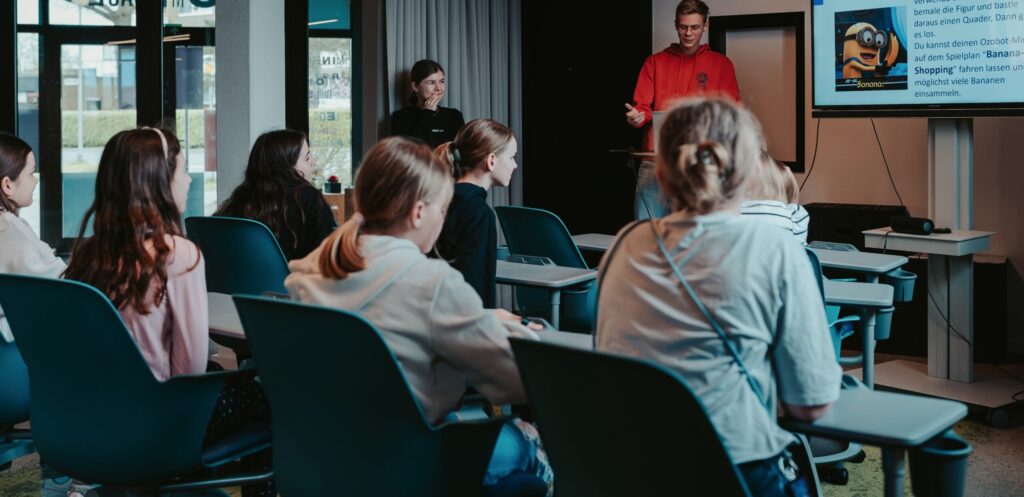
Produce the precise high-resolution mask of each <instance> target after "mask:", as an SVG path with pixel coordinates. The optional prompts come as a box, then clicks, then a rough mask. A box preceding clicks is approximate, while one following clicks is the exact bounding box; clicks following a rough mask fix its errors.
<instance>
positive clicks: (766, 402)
mask: <svg viewBox="0 0 1024 497" xmlns="http://www.w3.org/2000/svg"><path fill="white" fill-rule="evenodd" d="M658 140H659V147H658V150H659V152H658V153H659V155H658V158H657V165H656V174H657V177H658V182H659V184H660V186H661V189H662V191H663V192H666V194H667V195H668V196H669V197H670V198H671V199H672V201H673V203H674V206H675V212H673V213H671V214H669V215H667V216H665V217H663V218H660V219H656V220H652V221H644V222H637V223H634V224H631V225H629V226H627V227H626V228H624V229H623V230H622V231H621V232H620V233H619V235H618V237H617V239H616V243H615V244H614V245H613V246H612V247H611V248H610V249H609V251H608V253H607V254H606V255H605V259H604V260H603V261H602V262H601V274H600V276H599V278H600V282H601V284H600V293H599V295H600V301H599V304H598V309H599V314H598V322H597V331H596V335H597V336H596V338H595V342H596V344H597V348H598V349H599V350H604V351H611V352H615V353H620V354H626V355H632V356H637V357H643V358H647V359H650V360H654V361H657V362H660V363H662V364H664V365H665V366H666V367H669V368H672V369H674V370H675V371H676V372H678V373H679V374H681V375H682V376H683V378H685V379H686V381H687V383H688V384H689V385H690V387H691V388H692V389H693V391H694V393H696V394H697V395H698V396H699V397H700V398H701V400H702V401H703V404H704V406H706V408H707V410H708V414H709V416H710V418H711V421H712V423H713V424H714V425H715V428H716V429H717V430H718V432H719V434H720V435H721V436H722V441H723V443H724V445H725V447H726V449H727V450H728V451H729V453H730V455H731V457H732V459H733V461H734V462H735V463H736V464H737V466H738V467H739V469H740V472H741V473H742V474H743V475H744V478H745V479H746V482H747V485H748V487H749V488H750V490H751V494H753V495H761V496H780V497H781V496H784V495H796V496H801V495H807V492H808V490H807V488H808V487H807V485H806V484H807V482H806V480H805V478H808V477H809V476H808V475H807V474H803V475H801V474H800V472H799V471H792V472H790V471H788V469H789V468H791V467H792V466H790V465H789V462H790V461H789V459H790V457H789V446H790V445H791V444H793V443H794V442H795V440H796V439H795V438H794V436H793V435H792V434H790V433H788V432H786V431H785V430H783V429H782V428H780V427H779V426H778V424H777V423H776V418H777V415H778V413H776V409H777V407H776V406H779V405H781V406H782V409H783V410H784V411H785V413H786V414H787V415H788V416H793V417H796V418H798V419H801V420H805V421H809V420H812V419H814V418H816V417H818V416H821V415H822V414H823V413H824V412H825V410H826V409H827V408H828V406H829V404H830V403H832V402H834V401H835V400H836V398H838V396H839V381H840V375H841V371H840V369H839V365H838V364H837V363H836V359H835V353H834V352H833V351H832V343H831V339H830V338H829V334H828V331H827V330H828V324H827V322H826V320H825V313H824V306H823V304H822V301H821V294H820V293H819V290H818V286H817V283H816V281H815V278H814V275H813V273H812V272H811V267H810V264H809V263H808V259H807V254H806V253H805V252H804V249H803V247H801V246H800V245H798V244H795V243H793V242H792V240H791V239H790V238H789V237H790V236H791V235H790V234H788V233H786V232H785V231H784V230H780V229H778V228H777V227H775V226H773V225H771V224H768V223H763V222H758V221H755V220H753V219H751V216H740V215H739V213H740V204H741V202H742V201H743V199H744V194H745V192H746V191H747V188H748V186H749V182H750V181H751V179H752V177H753V176H754V174H753V173H754V171H755V170H756V169H757V168H759V167H760V161H761V148H762V147H761V144H762V142H763V139H762V137H761V130H760V126H759V125H758V123H757V121H756V120H755V119H754V117H753V115H752V114H751V113H750V112H749V111H747V110H744V109H742V108H740V107H738V106H737V105H735V104H733V103H731V102H727V101H724V100H715V99H711V100H705V99H694V100H687V101H684V102H682V103H680V104H679V105H678V106H677V107H675V108H674V109H672V110H671V111H670V112H669V114H668V115H667V116H666V118H665V122H664V123H663V124H662V127H661V130H660V136H658ZM609 308H613V309H614V312H607V309H609ZM784 468H785V469H786V471H783V469H784ZM803 469H806V468H803Z"/></svg>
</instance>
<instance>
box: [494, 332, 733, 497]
mask: <svg viewBox="0 0 1024 497" xmlns="http://www.w3.org/2000/svg"><path fill="white" fill-rule="evenodd" d="M511 342H512V350H513V352H514V353H515V356H516V363H517V364H518V365H519V373H520V375H522V378H523V384H524V385H525V386H526V392H527V394H528V395H529V398H530V407H531V410H532V412H533V414H534V415H535V416H536V419H537V425H538V427H539V428H540V434H541V439H542V440H543V441H544V447H545V449H546V450H547V453H548V458H549V459H550V461H551V467H552V469H553V470H554V472H555V488H556V489H557V492H558V495H559V497H604V496H607V497H621V496H624V495H683V494H688V493H689V492H688V491H687V489H693V490H692V492H696V494H704V493H706V494H707V495H716V496H719V497H732V496H735V497H741V496H742V497H749V496H750V492H749V491H748V489H747V485H746V482H745V481H744V479H743V477H742V476H741V474H740V473H739V471H738V470H737V469H736V466H735V465H734V464H733V462H732V459H731V458H730V457H729V454H728V452H726V450H725V447H724V446H723V445H722V441H721V438H720V437H719V435H718V432H717V431H715V428H714V426H713V425H712V424H711V420H710V419H709V418H708V415H707V412H706V411H705V410H704V406H703V405H702V404H701V402H700V399H698V398H697V397H696V396H695V395H694V394H693V392H692V391H691V390H690V388H689V387H688V386H687V385H686V382H685V381H684V380H683V379H682V377H680V376H679V375H678V374H677V373H675V372H674V371H671V370H669V369H667V368H664V367H662V366H659V365H657V364H654V363H651V362H649V361H643V360H638V359H633V358H628V357H624V356H615V355H610V354H602V353H597V352H591V351H585V350H578V349H571V348H566V347H561V346H557V345H552V344H547V343H542V342H537V341H532V340H522V339H517V338H513V339H511ZM581 378H584V379H585V380H583V381H581ZM702 488H703V489H711V488H713V490H699V489H702Z"/></svg>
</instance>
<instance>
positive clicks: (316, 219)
mask: <svg viewBox="0 0 1024 497" xmlns="http://www.w3.org/2000/svg"><path fill="white" fill-rule="evenodd" d="M299 203H300V207H301V208H302V213H303V217H304V218H305V224H304V225H303V226H302V227H301V228H300V229H298V230H296V231H298V232H299V233H300V235H299V237H300V242H299V248H298V250H297V251H296V252H297V254H298V257H305V256H306V255H309V253H310V252H312V251H313V249H315V248H317V247H318V246H320V243H321V242H323V241H324V238H327V236H328V235H330V234H331V232H332V231H334V229H335V228H337V227H338V224H337V223H336V222H335V220H334V213H333V212H332V211H331V206H330V204H328V203H327V201H326V200H324V196H323V194H322V193H320V191H319V190H317V189H316V188H315V187H313V186H312V185H310V186H309V187H308V188H306V187H303V188H302V190H301V191H300V193H299Z"/></svg>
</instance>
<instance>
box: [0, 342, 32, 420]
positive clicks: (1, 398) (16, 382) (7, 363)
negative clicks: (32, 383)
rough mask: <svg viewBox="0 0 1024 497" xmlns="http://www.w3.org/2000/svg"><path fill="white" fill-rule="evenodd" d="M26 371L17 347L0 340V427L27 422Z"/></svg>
mask: <svg viewBox="0 0 1024 497" xmlns="http://www.w3.org/2000/svg"><path fill="white" fill-rule="evenodd" d="M28 398H29V397H28V369H27V367H26V366H25V362H24V361H23V360H22V359H21V353H20V352H18V346H17V345H16V344H14V343H6V342H4V341H3V340H0V427H4V426H9V425H13V424H17V423H21V422H23V421H28Z"/></svg>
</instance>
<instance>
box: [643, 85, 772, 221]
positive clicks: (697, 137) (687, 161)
mask: <svg viewBox="0 0 1024 497" xmlns="http://www.w3.org/2000/svg"><path fill="white" fill-rule="evenodd" d="M658 140H659V141H658V161H657V168H658V183H659V185H660V186H661V190H662V191H663V192H665V193H666V194H667V195H668V196H669V197H670V198H671V199H672V200H673V201H674V202H675V208H676V210H686V211H689V212H692V213H693V214H698V215H699V214H707V213H709V212H712V211H715V210H717V209H718V208H719V207H721V206H722V205H723V204H725V203H727V202H730V201H732V200H735V199H737V198H738V197H740V196H742V195H743V193H744V192H743V189H744V187H745V186H746V185H745V183H746V181H747V178H748V177H749V176H750V175H751V174H752V173H753V172H754V170H755V169H756V168H757V167H758V162H759V161H760V159H761V144H762V142H763V139H762V137H761V126H760V124H758V122H757V118H755V117H754V115H753V114H751V113H750V111H748V110H746V109H743V108H741V107H739V106H737V105H736V104H734V103H732V102H730V101H728V100H723V99H719V98H712V99H703V98H695V99H688V100H684V101H682V102H681V103H679V104H678V105H677V106H676V107H675V108H673V109H672V110H671V111H669V113H668V115H667V116H665V121H664V122H663V123H662V125H661V130H660V134H659V136H658Z"/></svg>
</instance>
